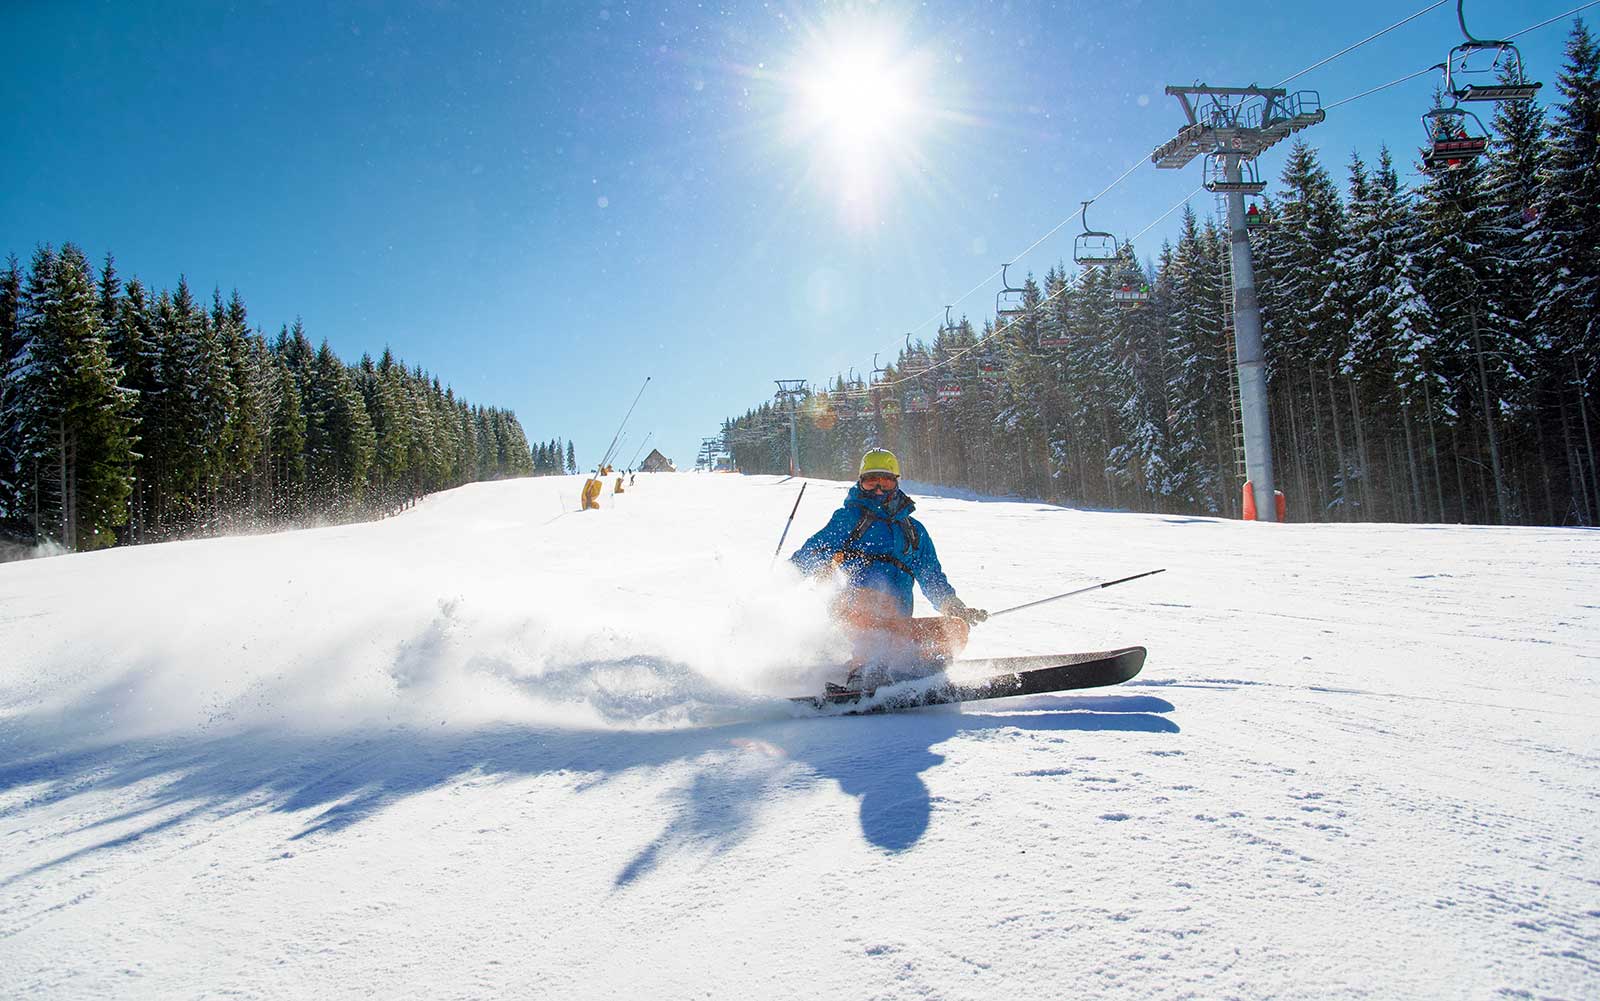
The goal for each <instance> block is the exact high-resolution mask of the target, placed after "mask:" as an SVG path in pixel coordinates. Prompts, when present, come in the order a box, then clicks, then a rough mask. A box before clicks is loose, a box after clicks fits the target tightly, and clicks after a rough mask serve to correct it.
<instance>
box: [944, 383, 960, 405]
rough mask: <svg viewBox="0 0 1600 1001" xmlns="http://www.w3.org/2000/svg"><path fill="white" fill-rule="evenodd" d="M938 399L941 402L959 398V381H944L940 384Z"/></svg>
mask: <svg viewBox="0 0 1600 1001" xmlns="http://www.w3.org/2000/svg"><path fill="white" fill-rule="evenodd" d="M939 399H940V401H941V402H949V401H951V400H959V399H961V383H959V382H946V383H944V384H942V385H941V386H940V387H939Z"/></svg>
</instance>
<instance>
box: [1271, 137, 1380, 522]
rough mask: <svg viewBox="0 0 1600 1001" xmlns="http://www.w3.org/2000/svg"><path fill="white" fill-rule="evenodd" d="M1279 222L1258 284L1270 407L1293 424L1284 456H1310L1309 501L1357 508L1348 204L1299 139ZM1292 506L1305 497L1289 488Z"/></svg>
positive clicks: (1329, 512) (1336, 514)
mask: <svg viewBox="0 0 1600 1001" xmlns="http://www.w3.org/2000/svg"><path fill="white" fill-rule="evenodd" d="M1281 184H1282V191H1281V193H1280V195H1279V198H1278V200H1277V202H1276V205H1275V212H1276V215H1275V218H1274V221H1275V223H1276V228H1275V229H1274V231H1273V232H1272V234H1271V236H1270V238H1269V239H1267V240H1266V241H1264V242H1265V245H1266V257H1267V259H1268V262H1269V267H1268V271H1269V273H1270V276H1271V282H1270V284H1268V285H1265V286H1264V287H1262V288H1261V290H1260V291H1261V298H1262V312H1263V340H1264V346H1265V348H1266V353H1267V366H1268V388H1269V392H1270V393H1271V396H1272V398H1273V410H1274V412H1275V413H1277V414H1280V415H1282V416H1283V417H1285V418H1286V420H1287V423H1289V425H1290V428H1289V432H1290V434H1289V436H1288V437H1287V438H1285V437H1283V436H1281V435H1279V434H1276V433H1275V434H1274V439H1275V441H1278V442H1282V443H1283V444H1279V445H1276V450H1277V454H1276V455H1275V456H1274V459H1275V462H1274V466H1275V467H1276V466H1277V464H1278V462H1280V461H1285V460H1287V461H1288V462H1295V461H1304V462H1306V463H1307V468H1306V470H1305V471H1304V474H1303V476H1302V478H1304V479H1307V480H1310V481H1311V484H1312V486H1313V488H1314V490H1315V497H1314V498H1313V497H1307V498H1305V500H1304V503H1306V504H1307V505H1308V507H1309V508H1310V510H1312V511H1317V512H1321V513H1320V516H1321V517H1333V518H1337V519H1341V520H1343V519H1347V518H1349V517H1351V514H1352V512H1351V510H1350V504H1351V503H1352V502H1353V500H1354V498H1353V497H1352V496H1351V495H1352V492H1353V491H1352V490H1351V486H1352V482H1351V478H1352V475H1354V474H1355V473H1356V472H1357V469H1356V466H1357V462H1356V461H1355V459H1354V458H1353V456H1352V455H1351V451H1350V449H1349V448H1348V447H1347V445H1348V444H1349V442H1348V438H1349V434H1348V430H1347V429H1348V423H1347V422H1348V413H1349V408H1348V391H1347V390H1345V389H1341V387H1340V386H1339V385H1338V383H1337V382H1336V371H1335V363H1336V361H1337V359H1338V358H1340V357H1342V356H1343V354H1344V346H1345V338H1346V337H1347V335H1348V330H1349V319H1348V317H1347V315H1346V309H1347V300H1348V296H1347V294H1346V292H1345V289H1344V286H1343V284H1342V281H1341V277H1342V276H1341V274H1340V269H1339V267H1338V253H1339V249H1340V247H1341V245H1342V244H1343V242H1344V207H1343V205H1342V204H1341V203H1340V201H1339V194H1338V190H1337V189H1336V188H1335V186H1334V184H1333V181H1332V180H1331V179H1330V178H1329V176H1328V172H1327V171H1326V170H1325V169H1323V167H1322V165H1321V163H1320V162H1318V159H1317V154H1316V151H1315V150H1313V149H1312V148H1311V147H1310V146H1308V145H1306V144H1305V143H1304V142H1303V141H1298V140H1297V141H1296V142H1295V143H1294V145H1293V146H1292V147H1291V148H1290V150H1289V157H1288V160H1287V162H1286V163H1285V165H1284V169H1283V174H1282V176H1281ZM1289 503H1290V505H1291V507H1294V506H1296V505H1297V504H1299V503H1302V502H1300V501H1297V500H1296V499H1295V498H1293V497H1290V498H1289Z"/></svg>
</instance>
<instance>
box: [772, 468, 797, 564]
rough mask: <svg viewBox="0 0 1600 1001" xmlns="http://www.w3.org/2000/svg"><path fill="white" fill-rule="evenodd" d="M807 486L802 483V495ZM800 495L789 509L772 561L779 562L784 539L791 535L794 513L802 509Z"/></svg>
mask: <svg viewBox="0 0 1600 1001" xmlns="http://www.w3.org/2000/svg"><path fill="white" fill-rule="evenodd" d="M806 486H807V484H805V483H802V484H800V497H804V496H805V495H806ZM800 497H796V498H795V499H794V507H792V508H790V509H789V520H788V521H786V522H784V525H783V534H782V535H780V536H778V548H777V549H774V550H773V551H772V563H776V562H778V554H779V553H781V552H783V540H785V539H787V538H788V537H789V527H790V526H791V525H793V524H794V513H795V512H796V511H798V510H800ZM772 563H768V564H767V566H768V567H770V566H772Z"/></svg>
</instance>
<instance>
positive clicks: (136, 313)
mask: <svg viewBox="0 0 1600 1001" xmlns="http://www.w3.org/2000/svg"><path fill="white" fill-rule="evenodd" d="M101 297H102V303H104V301H105V299H106V298H107V297H108V293H107V290H106V286H105V282H102V285H101ZM150 307H151V304H150V298H149V295H148V294H147V293H146V291H145V287H144V283H143V282H141V281H139V279H137V278H134V279H131V280H130V281H129V282H128V283H127V284H126V285H124V286H123V288H122V292H121V294H120V295H118V296H116V297H115V316H114V318H113V319H112V321H111V324H110V326H109V328H108V329H107V341H108V344H107V350H108V352H109V354H110V356H111V362H112V364H113V365H115V366H116V367H117V368H118V369H119V370H120V371H121V373H122V379H121V382H120V385H121V386H122V388H123V389H124V390H127V391H128V392H130V393H132V394H134V401H133V405H134V416H135V417H136V418H137V420H138V425H137V437H136V439H135V441H134V443H133V447H134V466H133V493H132V497H131V498H130V503H129V508H130V510H129V515H128V532H127V539H128V541H130V542H145V541H148V540H149V537H150V525H149V511H150V510H151V507H152V504H153V503H154V501H155V490H156V483H155V474H154V464H153V460H152V455H151V449H152V448H154V447H158V446H159V444H160V441H159V438H158V435H159V433H160V413H159V409H158V404H159V402H160V391H161V386H160V383H159V375H160V364H161V359H160V353H159V349H158V344H157V342H156V331H155V320H154V317H153V316H152V314H151V308H150ZM102 315H104V309H102Z"/></svg>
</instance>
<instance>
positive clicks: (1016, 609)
mask: <svg viewBox="0 0 1600 1001" xmlns="http://www.w3.org/2000/svg"><path fill="white" fill-rule="evenodd" d="M1166 571H1167V568H1166V567H1162V568H1161V569H1160V570H1146V571H1145V572H1144V573H1136V574H1134V575H1133V576H1132V577H1120V578H1118V579H1117V580H1108V581H1106V582H1105V583H1103V584H1090V585H1089V586H1088V587H1080V588H1078V589H1077V590H1076V591H1068V592H1067V593H1066V594H1058V595H1056V596H1055V597H1053V598H1040V599H1039V600H1038V601H1030V602H1028V603H1027V604H1025V605H1013V606H1012V607H1010V608H1002V609H1001V610H1000V611H998V612H990V613H989V618H991V619H993V618H996V617H997V616H1001V615H1009V614H1011V613H1012V612H1020V611H1022V610H1023V609H1024V608H1032V607H1033V606H1035V605H1043V604H1044V603H1045V602H1048V601H1060V600H1061V599H1062V598H1070V597H1072V596H1073V595H1075V594H1082V593H1083V592H1085V591H1093V590H1096V589H1097V588H1102V587H1110V586H1111V585H1113V584H1125V583H1127V582H1128V581H1130V580H1138V579H1139V578H1140V577H1148V576H1150V575H1151V574H1158V573H1166Z"/></svg>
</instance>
